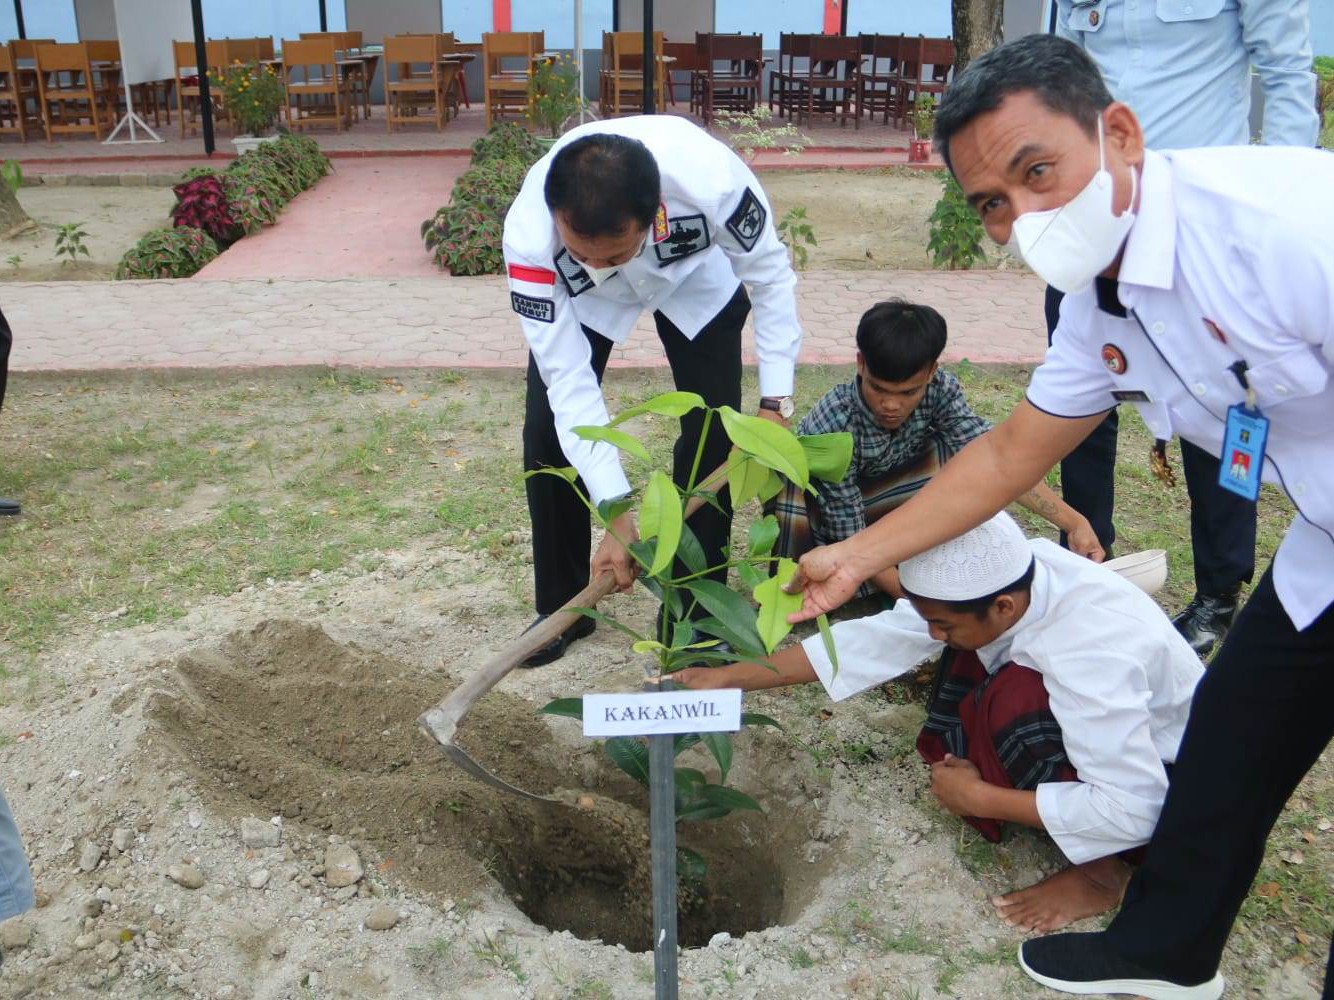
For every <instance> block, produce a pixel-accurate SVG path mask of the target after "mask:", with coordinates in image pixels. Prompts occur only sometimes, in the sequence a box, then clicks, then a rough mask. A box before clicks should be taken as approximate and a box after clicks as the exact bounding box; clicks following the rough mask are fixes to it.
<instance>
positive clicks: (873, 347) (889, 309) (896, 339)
mask: <svg viewBox="0 0 1334 1000" xmlns="http://www.w3.org/2000/svg"><path fill="white" fill-rule="evenodd" d="M857 350H859V351H861V354H862V360H863V361H865V362H866V368H867V370H868V371H869V372H870V373H871V374H872V375H874V376H875V377H876V378H878V379H884V380H885V381H886V382H906V381H907V380H908V379H910V378H912V377H913V376H914V375H916V374H917V373H918V372H920V371H923V370H925V369H927V368H930V367H931V366H932V365H933V364H935V363H936V362H937V361H938V360H939V359H940V353H941V352H942V351H943V350H945V317H944V316H942V315H940V313H938V312H936V311H935V310H934V309H932V308H931V307H930V306H922V305H917V304H915V303H912V302H905V301H903V299H890V300H889V301H887V302H877V303H876V304H875V305H873V306H871V308H870V309H868V310H866V312H864V313H862V318H861V320H860V322H858V323H857Z"/></svg>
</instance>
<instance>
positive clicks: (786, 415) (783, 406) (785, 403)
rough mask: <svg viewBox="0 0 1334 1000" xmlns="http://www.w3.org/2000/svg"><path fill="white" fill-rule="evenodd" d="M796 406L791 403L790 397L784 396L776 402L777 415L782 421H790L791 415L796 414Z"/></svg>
mask: <svg viewBox="0 0 1334 1000" xmlns="http://www.w3.org/2000/svg"><path fill="white" fill-rule="evenodd" d="M796 409H797V408H796V406H795V405H793V403H792V397H791V396H784V397H783V398H782V399H780V400H779V401H778V415H779V416H780V417H782V418H783V419H784V420H791V419H792V414H793V413H795V412H796Z"/></svg>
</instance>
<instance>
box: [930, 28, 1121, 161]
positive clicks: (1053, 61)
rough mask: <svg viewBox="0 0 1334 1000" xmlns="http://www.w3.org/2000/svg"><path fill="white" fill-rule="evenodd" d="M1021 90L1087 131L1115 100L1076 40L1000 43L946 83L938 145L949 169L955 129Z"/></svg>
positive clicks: (1035, 39)
mask: <svg viewBox="0 0 1334 1000" xmlns="http://www.w3.org/2000/svg"><path fill="white" fill-rule="evenodd" d="M1023 91H1027V92H1030V93H1032V94H1034V95H1035V96H1036V97H1037V98H1038V100H1040V101H1041V102H1042V103H1043V104H1045V105H1046V106H1047V107H1048V108H1049V109H1051V110H1052V111H1055V112H1056V113H1057V114H1063V115H1068V116H1069V117H1071V118H1073V119H1074V120H1075V121H1077V122H1078V123H1079V124H1080V125H1081V126H1082V127H1083V129H1084V131H1085V132H1087V133H1088V134H1089V135H1092V134H1093V133H1094V131H1095V130H1096V128H1097V124H1098V116H1099V115H1100V114H1102V112H1103V111H1104V110H1105V109H1106V107H1107V105H1109V104H1111V103H1112V95H1111V92H1110V91H1109V90H1108V89H1107V84H1106V83H1104V82H1103V79H1102V74H1101V73H1100V72H1098V67H1097V66H1096V65H1095V64H1094V62H1093V60H1092V59H1090V58H1089V56H1088V53H1086V52H1085V51H1084V50H1083V49H1082V48H1080V47H1079V46H1078V45H1076V44H1075V43H1074V42H1072V41H1069V40H1068V39H1065V38H1058V37H1057V36H1056V35H1025V36H1024V37H1023V38H1019V39H1016V40H1015V41H1013V42H1007V43H1006V44H1005V45H999V46H997V47H996V48H994V49H992V50H991V51H990V52H987V53H985V54H984V55H982V56H979V57H978V58H977V59H974V60H973V61H972V62H971V63H969V64H968V68H967V69H965V70H964V71H963V72H962V73H960V74H959V75H958V76H957V77H956V78H955V80H954V82H953V83H951V84H950V85H949V87H948V88H947V89H946V91H945V95H944V97H943V98H942V99H941V102H940V107H939V108H938V109H937V111H936V129H935V139H936V147H937V148H938V149H939V150H940V155H941V156H942V157H944V160H945V165H946V166H947V167H949V168H950V170H951V171H953V170H954V164H953V163H952V162H951V160H950V140H951V139H952V138H954V136H955V134H956V133H957V132H958V131H959V130H960V129H962V128H963V127H964V126H966V125H967V124H968V123H969V122H971V121H972V120H973V119H974V118H976V117H977V116H978V115H982V114H986V113H987V112H989V111H995V110H996V109H997V108H999V107H1000V105H1001V101H1003V100H1005V98H1006V97H1008V96H1009V95H1011V94H1017V93H1020V92H1023Z"/></svg>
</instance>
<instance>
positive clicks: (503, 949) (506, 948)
mask: <svg viewBox="0 0 1334 1000" xmlns="http://www.w3.org/2000/svg"><path fill="white" fill-rule="evenodd" d="M472 953H473V954H474V955H476V956H477V957H478V958H479V959H481V960H482V961H483V962H486V963H488V964H490V965H494V966H495V967H496V968H498V969H501V970H503V971H504V972H507V973H509V974H510V975H511V976H513V977H514V980H515V982H517V983H519V984H520V985H523V984H524V983H526V982H527V981H528V976H527V975H526V974H525V973H524V971H523V966H522V965H520V964H519V946H518V945H516V944H510V943H509V942H508V940H507V939H506V937H505V932H504V931H501V932H500V933H498V934H496V935H494V936H492V935H490V934H487V933H485V932H483V934H482V940H481V941H480V942H479V943H478V944H476V945H474V946H473V949H472Z"/></svg>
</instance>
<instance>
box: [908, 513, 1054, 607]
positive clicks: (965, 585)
mask: <svg viewBox="0 0 1334 1000" xmlns="http://www.w3.org/2000/svg"><path fill="white" fill-rule="evenodd" d="M1032 561H1033V549H1032V547H1031V546H1030V545H1029V544H1028V539H1027V538H1025V537H1024V533H1023V532H1022V531H1020V530H1019V525H1017V524H1015V523H1014V518H1012V517H1010V515H1009V514H1007V513H1005V512H1004V511H1001V512H1000V513H999V514H997V515H996V516H995V517H993V518H992V519H991V520H989V521H983V522H982V523H981V524H979V525H978V526H977V527H976V528H974V529H973V530H972V531H967V532H964V533H963V534H962V535H960V536H959V537H958V538H954V539H951V540H950V541H948V542H945V543H944V544H943V545H937V546H936V547H935V548H934V549H927V550H926V551H925V552H923V553H922V554H921V555H918V556H913V557H912V558H911V559H907V560H905V561H904V562H902V563H900V564H899V582H900V583H901V584H902V585H903V589H904V590H906V591H908V592H909V593H910V594H914V595H916V596H918V597H929V598H931V599H933V600H937V601H971V600H975V599H976V598H979V597H986V596H987V595H988V594H994V593H996V591H998V590H1000V589H1001V588H1003V587H1007V586H1009V585H1010V584H1012V583H1014V582H1015V581H1016V580H1018V579H1019V578H1020V577H1022V576H1023V575H1024V574H1025V573H1027V572H1028V566H1029V564H1030V563H1031V562H1032Z"/></svg>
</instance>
